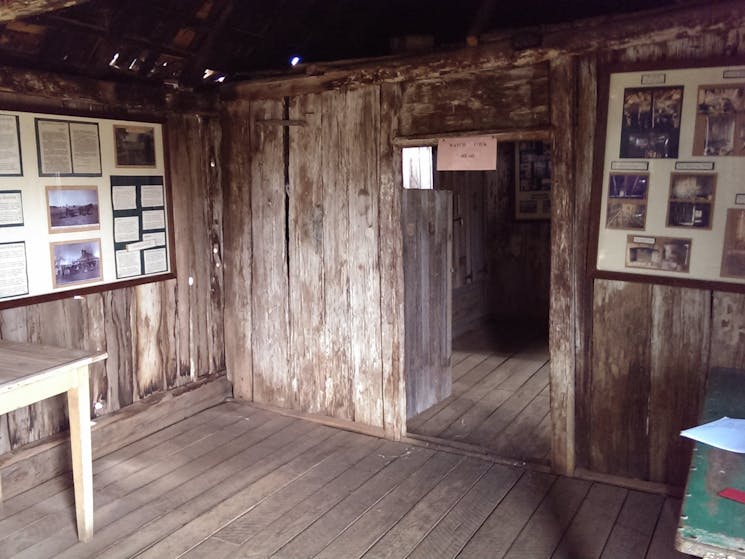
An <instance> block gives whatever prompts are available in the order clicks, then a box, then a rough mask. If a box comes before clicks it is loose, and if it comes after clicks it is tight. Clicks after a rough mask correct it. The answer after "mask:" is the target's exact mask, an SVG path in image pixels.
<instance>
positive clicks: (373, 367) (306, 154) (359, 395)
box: [226, 86, 400, 427]
mask: <svg viewBox="0 0 745 559" xmlns="http://www.w3.org/2000/svg"><path fill="white" fill-rule="evenodd" d="M380 104H381V98H380V87H379V86H374V87H369V88H364V89H357V90H350V91H331V92H325V93H320V94H310V95H304V96H299V97H297V98H293V99H288V100H287V101H285V102H283V101H252V102H251V103H250V108H249V109H248V110H247V112H246V116H247V118H248V119H249V124H248V125H249V127H250V130H251V132H250V142H249V143H248V145H247V146H246V149H244V150H243V151H242V152H241V151H239V150H232V152H231V160H230V161H231V166H235V165H236V163H237V164H239V165H243V166H244V167H245V169H246V170H247V171H248V174H247V175H246V176H240V175H236V177H235V179H234V180H235V181H240V182H242V183H243V184H244V188H245V189H248V191H249V192H250V195H248V194H246V195H244V196H242V197H241V196H240V195H238V194H237V193H236V194H231V202H230V203H229V204H228V205H227V206H226V211H227V215H226V243H227V244H226V246H227V247H229V250H230V251H231V253H230V259H229V260H228V261H227V262H226V270H227V274H228V276H229V279H228V280H227V282H228V283H229V284H230V285H231V286H233V288H234V289H235V288H245V289H247V291H248V293H250V295H249V297H250V315H251V316H250V321H251V322H250V325H249V326H250V328H249V331H250V354H251V356H250V367H251V374H250V375H243V374H241V375H240V376H238V375H237V374H236V371H237V370H241V369H242V368H243V367H244V365H243V364H242V363H240V362H238V361H236V362H235V364H234V365H233V366H232V367H231V369H233V372H232V374H233V379H234V382H235V384H236V394H239V395H243V396H244V397H249V395H250V397H252V398H253V399H254V400H255V401H257V402H262V403H266V404H270V405H275V406H280V407H287V408H291V409H295V410H300V411H304V412H309V413H318V414H324V415H327V416H330V417H336V418H340V419H346V420H353V421H358V422H360V423H365V424H368V425H374V426H379V427H380V426H383V425H384V412H383V393H382V391H383V384H384V383H383V374H384V373H383V370H384V366H383V363H382V356H381V352H382V349H381V345H382V342H381V336H382V321H381V269H380V264H379V254H380V247H379V243H380V242H381V241H380V224H379V221H380V219H381V216H380V213H379V207H380V196H381V186H380V172H379V142H380V127H381V124H380ZM236 110H237V109H236V108H235V106H232V108H230V107H229V108H228V109H227V111H228V112H229V113H231V114H232V113H235V111H236ZM283 115H284V116H289V118H290V119H291V120H293V121H299V122H301V123H302V125H299V126H282V123H281V122H280V121H281V120H282V118H283ZM226 125H227V126H229V127H232V128H235V127H236V126H239V124H238V123H237V122H234V121H233V120H231V121H228V120H226ZM243 159H245V163H240V161H241V160H243ZM285 181H287V184H285ZM229 188H230V189H231V192H232V190H233V189H237V188H238V187H237V185H233V184H232V183H231V185H230V187H229ZM236 202H237V203H236ZM246 215H250V224H249V227H248V228H243V227H241V223H242V220H244V219H245V217H243V216H246ZM241 246H243V248H241ZM249 246H250V250H249V249H248V247H249ZM399 251H400V249H399ZM249 270H250V272H249ZM247 273H250V279H249V278H243V276H245V274H247ZM236 278H238V279H236ZM241 278H243V279H241ZM230 297H235V295H231V296H230ZM245 313H246V309H245V308H244V309H230V308H229V309H228V312H227V317H228V320H229V321H230V322H229V323H230V324H231V326H230V328H231V329H232V328H237V329H240V330H243V331H247V330H246V322H245V320H246V317H245V316H236V315H237V314H241V315H245ZM226 343H227V344H228V347H227V352H228V354H229V355H231V354H233V353H235V354H237V355H242V354H244V355H245V356H246V357H248V350H247V348H246V347H245V346H244V344H246V343H249V341H248V340H245V339H238V337H236V338H234V339H233V338H228V339H226ZM249 386H250V387H252V388H249Z"/></svg>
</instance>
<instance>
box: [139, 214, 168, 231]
mask: <svg viewBox="0 0 745 559" xmlns="http://www.w3.org/2000/svg"><path fill="white" fill-rule="evenodd" d="M165 227H166V214H165V212H164V211H163V210H148V211H145V212H142V228H143V229H144V230H146V231H147V230H149V229H165Z"/></svg>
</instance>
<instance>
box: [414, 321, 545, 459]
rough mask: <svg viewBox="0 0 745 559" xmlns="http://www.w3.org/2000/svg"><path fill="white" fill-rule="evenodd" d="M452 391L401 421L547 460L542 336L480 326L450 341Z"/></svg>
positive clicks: (431, 433)
mask: <svg viewBox="0 0 745 559" xmlns="http://www.w3.org/2000/svg"><path fill="white" fill-rule="evenodd" d="M453 344H454V347H455V346H458V347H460V349H459V350H458V351H457V352H456V353H457V355H458V364H457V365H455V366H454V367H453V393H452V395H451V396H450V397H448V398H446V399H445V400H443V401H442V402H439V403H438V404H436V405H434V406H432V407H431V408H429V409H427V410H424V411H423V412H422V413H420V414H419V415H417V416H415V417H412V418H410V419H409V420H408V421H407V424H406V426H407V432H408V433H410V434H412V435H414V436H416V435H422V436H424V437H434V438H439V439H443V440H445V441H453V442H464V443H468V444H471V445H475V446H478V447H481V448H483V449H485V450H487V451H489V452H491V453H494V454H496V455H497V456H501V457H504V458H511V459H515V460H523V461H527V462H533V463H547V462H548V454H549V451H550V448H549V444H550V417H549V409H550V402H549V364H548V343H547V342H546V340H545V338H541V337H536V336H531V335H529V334H528V333H521V334H519V335H516V336H510V335H509V334H495V332H494V331H493V330H490V329H488V328H487V329H480V330H476V331H473V332H469V333H467V334H465V335H464V336H463V337H461V338H459V339H458V340H455V341H454V342H453Z"/></svg>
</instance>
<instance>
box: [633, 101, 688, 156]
mask: <svg viewBox="0 0 745 559" xmlns="http://www.w3.org/2000/svg"><path fill="white" fill-rule="evenodd" d="M682 106H683V88H682V87H679V86H675V87H633V88H626V89H624V91H623V118H622V122H621V153H620V157H621V159H677V157H678V143H679V141H680V116H681V110H682Z"/></svg>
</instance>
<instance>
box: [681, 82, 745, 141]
mask: <svg viewBox="0 0 745 559" xmlns="http://www.w3.org/2000/svg"><path fill="white" fill-rule="evenodd" d="M696 101H697V106H696V126H695V130H694V133H693V155H706V156H732V155H734V156H744V155H745V84H727V85H703V86H700V87H699V88H698V98H697V100H696Z"/></svg>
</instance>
